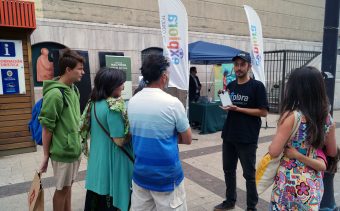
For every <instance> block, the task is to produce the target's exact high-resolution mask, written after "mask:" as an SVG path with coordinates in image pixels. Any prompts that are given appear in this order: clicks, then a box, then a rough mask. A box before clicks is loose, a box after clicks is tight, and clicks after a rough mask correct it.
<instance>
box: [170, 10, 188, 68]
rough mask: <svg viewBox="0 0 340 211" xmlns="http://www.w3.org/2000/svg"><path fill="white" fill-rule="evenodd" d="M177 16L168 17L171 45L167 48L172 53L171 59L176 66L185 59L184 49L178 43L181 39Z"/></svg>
mask: <svg viewBox="0 0 340 211" xmlns="http://www.w3.org/2000/svg"><path fill="white" fill-rule="evenodd" d="M177 19H178V18H177V15H168V29H169V30H168V35H169V43H168V44H167V48H168V49H169V51H170V58H171V60H172V62H173V63H174V64H179V63H180V62H181V60H182V58H183V55H184V53H183V49H182V48H181V46H180V43H179V42H178V41H179V40H181V37H179V36H178V20H177Z"/></svg>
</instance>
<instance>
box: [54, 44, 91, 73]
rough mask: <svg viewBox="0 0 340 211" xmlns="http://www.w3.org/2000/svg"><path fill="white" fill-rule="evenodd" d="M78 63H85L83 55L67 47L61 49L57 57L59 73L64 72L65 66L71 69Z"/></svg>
mask: <svg viewBox="0 0 340 211" xmlns="http://www.w3.org/2000/svg"><path fill="white" fill-rule="evenodd" d="M78 63H82V64H84V63H85V59H84V57H82V56H80V55H79V54H78V53H77V52H76V51H73V50H71V49H69V48H65V49H63V50H61V54H60V57H59V71H60V72H59V73H60V75H64V74H65V71H66V68H67V67H69V68H71V69H73V68H75V67H76V66H77V64H78Z"/></svg>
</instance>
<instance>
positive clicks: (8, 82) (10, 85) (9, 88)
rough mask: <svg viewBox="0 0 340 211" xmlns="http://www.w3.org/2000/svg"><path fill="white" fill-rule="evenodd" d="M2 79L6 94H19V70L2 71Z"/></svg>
mask: <svg viewBox="0 0 340 211" xmlns="http://www.w3.org/2000/svg"><path fill="white" fill-rule="evenodd" d="M1 77H2V88H3V93H4V94H18V93H19V77H18V70H17V69H1Z"/></svg>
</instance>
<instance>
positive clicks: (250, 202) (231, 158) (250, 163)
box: [222, 141, 258, 209]
mask: <svg viewBox="0 0 340 211" xmlns="http://www.w3.org/2000/svg"><path fill="white" fill-rule="evenodd" d="M256 149H257V144H240V143H233V142H227V141H223V151H222V156H223V171H224V179H225V184H226V201H228V202H232V203H235V202H236V198H237V194H236V167H237V162H238V159H240V162H241V166H242V169H243V177H244V179H245V180H246V188H247V208H250V209H254V208H255V207H256V204H257V202H258V195H257V190H256V183H255V171H256V169H255V163H256Z"/></svg>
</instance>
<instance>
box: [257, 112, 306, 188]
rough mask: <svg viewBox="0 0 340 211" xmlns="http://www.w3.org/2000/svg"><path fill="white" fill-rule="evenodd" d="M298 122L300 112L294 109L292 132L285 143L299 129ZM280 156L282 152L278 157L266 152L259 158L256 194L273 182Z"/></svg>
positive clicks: (299, 120)
mask: <svg viewBox="0 0 340 211" xmlns="http://www.w3.org/2000/svg"><path fill="white" fill-rule="evenodd" d="M300 123H301V114H300V112H298V111H294V125H293V128H292V132H291V134H290V136H289V138H288V140H287V141H286V144H287V143H288V141H290V140H291V139H292V137H293V136H294V135H295V134H296V132H297V130H298V129H299V126H300ZM282 156H283V152H281V154H280V155H279V156H278V157H276V158H272V157H271V156H270V154H269V153H268V152H267V153H266V154H265V155H264V156H263V157H262V158H261V160H260V162H259V164H258V165H257V168H256V188H257V193H258V194H261V193H263V192H264V191H265V190H267V189H268V188H269V187H270V186H271V185H272V184H273V183H274V177H275V176H276V173H277V169H278V168H279V165H280V160H281V158H282Z"/></svg>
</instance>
